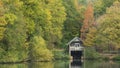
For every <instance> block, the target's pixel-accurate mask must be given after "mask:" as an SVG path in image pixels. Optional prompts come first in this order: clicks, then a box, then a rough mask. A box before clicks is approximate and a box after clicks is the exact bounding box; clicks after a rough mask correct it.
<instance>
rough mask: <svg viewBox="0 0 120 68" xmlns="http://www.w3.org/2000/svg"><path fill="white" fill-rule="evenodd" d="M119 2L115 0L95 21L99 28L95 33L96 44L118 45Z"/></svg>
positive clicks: (119, 25)
mask: <svg viewBox="0 0 120 68" xmlns="http://www.w3.org/2000/svg"><path fill="white" fill-rule="evenodd" d="M119 11H120V2H118V1H116V2H114V3H113V5H112V6H111V7H109V8H107V10H106V14H104V15H103V16H101V17H100V18H99V19H98V20H97V22H98V23H99V29H98V31H99V32H98V34H97V39H96V40H97V42H98V45H99V44H102V45H106V46H107V45H108V47H109V48H111V47H116V46H117V47H120V45H119V44H120V43H119V41H120V39H119V36H120V12H119Z"/></svg>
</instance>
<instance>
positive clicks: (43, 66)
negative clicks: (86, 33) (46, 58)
mask: <svg viewBox="0 0 120 68" xmlns="http://www.w3.org/2000/svg"><path fill="white" fill-rule="evenodd" d="M0 68H120V62H113V61H83V62H81V61H55V62H34V63H21V64H0Z"/></svg>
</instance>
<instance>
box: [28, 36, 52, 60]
mask: <svg viewBox="0 0 120 68" xmlns="http://www.w3.org/2000/svg"><path fill="white" fill-rule="evenodd" d="M31 42H32V43H31V46H30V54H29V55H30V60H32V61H51V60H52V59H53V54H52V52H51V51H50V50H48V49H47V47H46V43H45V40H44V39H43V38H42V37H39V36H35V37H34V38H33V40H32V41H31Z"/></svg>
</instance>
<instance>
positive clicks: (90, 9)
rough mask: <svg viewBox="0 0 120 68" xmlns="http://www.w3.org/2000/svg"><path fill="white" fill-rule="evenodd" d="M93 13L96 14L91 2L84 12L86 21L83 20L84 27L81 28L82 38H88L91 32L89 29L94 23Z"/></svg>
mask: <svg viewBox="0 0 120 68" xmlns="http://www.w3.org/2000/svg"><path fill="white" fill-rule="evenodd" d="M93 14H94V11H93V7H92V4H91V3H89V4H88V7H87V9H86V11H85V14H84V21H83V25H82V28H81V38H82V40H85V39H86V34H87V33H88V32H89V29H90V28H91V27H92V25H93V24H94V15H93Z"/></svg>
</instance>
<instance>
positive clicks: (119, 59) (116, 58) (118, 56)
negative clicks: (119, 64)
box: [112, 55, 120, 61]
mask: <svg viewBox="0 0 120 68" xmlns="http://www.w3.org/2000/svg"><path fill="white" fill-rule="evenodd" d="M112 59H113V60H117V61H120V55H117V56H115V57H113V58H112Z"/></svg>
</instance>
